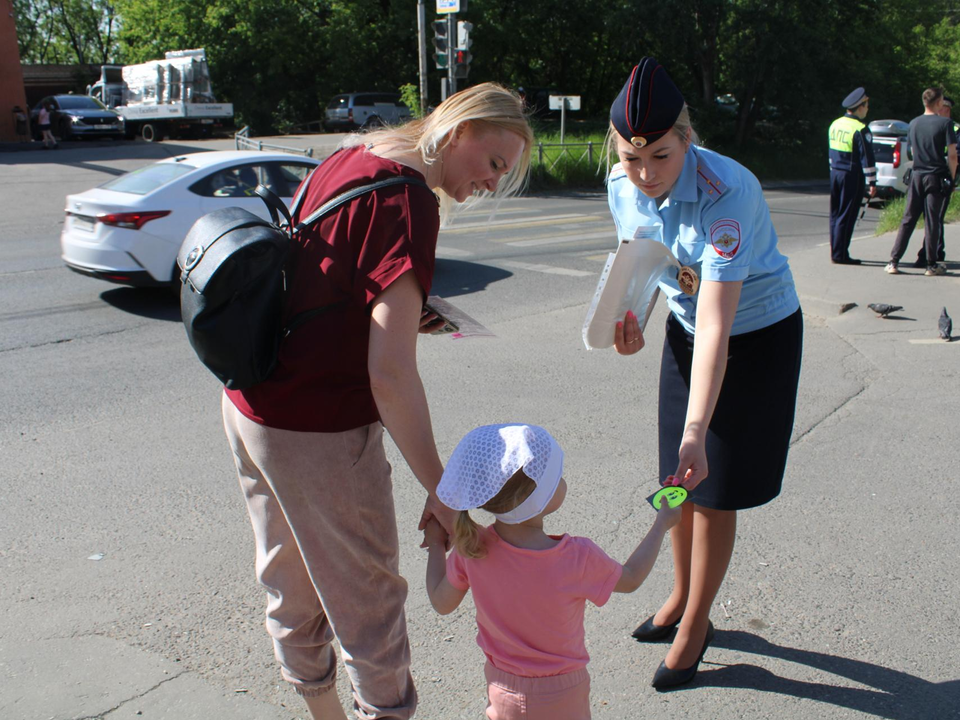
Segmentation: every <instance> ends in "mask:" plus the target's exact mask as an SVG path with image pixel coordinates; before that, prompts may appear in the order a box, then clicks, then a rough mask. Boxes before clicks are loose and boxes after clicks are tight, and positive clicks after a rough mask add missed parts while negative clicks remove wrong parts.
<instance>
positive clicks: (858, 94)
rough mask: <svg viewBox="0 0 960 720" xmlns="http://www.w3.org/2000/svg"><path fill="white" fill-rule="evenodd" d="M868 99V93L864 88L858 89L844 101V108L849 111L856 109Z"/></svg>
mask: <svg viewBox="0 0 960 720" xmlns="http://www.w3.org/2000/svg"><path fill="white" fill-rule="evenodd" d="M866 97H867V91H866V90H864V89H863V88H862V87H858V88H857V89H856V90H854V91H853V92H852V93H850V94H849V95H847V96H846V97H845V98H844V99H843V106H844V107H845V108H846V109H847V110H850V109H851V108H855V107H856V106H857V105H859V104H860V103H862V102H863V101H864V99H865V98H866Z"/></svg>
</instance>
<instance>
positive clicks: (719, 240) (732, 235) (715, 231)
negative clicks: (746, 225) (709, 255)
mask: <svg viewBox="0 0 960 720" xmlns="http://www.w3.org/2000/svg"><path fill="white" fill-rule="evenodd" d="M710 244H711V245H713V249H714V250H716V251H717V255H719V256H720V257H722V258H724V259H726V260H729V259H730V258H732V257H733V256H734V255H736V254H737V250H739V249H740V223H738V222H737V221H736V220H732V219H731V218H724V219H722V220H717V221H716V222H715V223H714V224H713V225H711V226H710Z"/></svg>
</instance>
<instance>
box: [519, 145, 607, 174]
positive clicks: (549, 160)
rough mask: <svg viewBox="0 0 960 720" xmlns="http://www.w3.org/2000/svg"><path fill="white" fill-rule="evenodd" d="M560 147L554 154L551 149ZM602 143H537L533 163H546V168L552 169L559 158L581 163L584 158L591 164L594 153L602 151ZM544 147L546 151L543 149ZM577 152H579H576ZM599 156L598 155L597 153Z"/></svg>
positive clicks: (558, 161)
mask: <svg viewBox="0 0 960 720" xmlns="http://www.w3.org/2000/svg"><path fill="white" fill-rule="evenodd" d="M554 148H560V152H559V153H556V154H554V152H553V149H554ZM602 148H603V143H602V142H601V143H596V142H592V141H591V142H585V143H562V144H561V143H542V142H540V143H537V153H536V159H535V160H534V165H546V166H547V169H548V170H553V169H554V168H555V167H556V166H557V165H558V164H559V163H560V161H561V160H563V159H564V158H568V159H569V160H572V161H573V162H575V163H581V162H583V161H584V160H586V161H587V164H588V165H593V162H594V153H595V152H600V151H602ZM545 149H546V151H545ZM577 153H579V154H577ZM597 157H598V158H599V155H597Z"/></svg>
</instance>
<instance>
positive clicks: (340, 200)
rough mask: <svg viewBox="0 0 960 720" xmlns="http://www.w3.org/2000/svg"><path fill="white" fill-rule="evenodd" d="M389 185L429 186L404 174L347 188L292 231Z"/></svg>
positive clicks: (296, 231)
mask: <svg viewBox="0 0 960 720" xmlns="http://www.w3.org/2000/svg"><path fill="white" fill-rule="evenodd" d="M391 185H419V186H420V187H424V188H426V189H427V190H430V186H429V185H427V184H426V183H425V182H424V181H423V180H420V179H419V178H413V177H406V176H405V175H396V176H394V177H391V178H387V179H386V180H380V181H378V182H375V183H370V184H369V185H361V186H359V187H355V188H352V189H350V190H347V191H346V192H344V193H340V194H339V195H337V196H336V197H335V198H333V199H332V200H328V201H327V202H325V203H324V204H323V205H321V206H320V207H319V208H318V209H316V210H314V211H313V212H312V213H310V215H308V216H307V219H306V220H303V221H301V222H299V223H297V224H296V226H294V227H293V232H294V233H298V232H302V231H303V230H305V229H306V228H308V227H309V226H310V225H313V224H314V223H315V222H316V221H317V220H319V219H320V218H322V217H323V216H324V215H326V214H327V213H329V212H331V211H332V210H336V209H337V208H338V207H340V206H341V205H343V204H344V203H348V202H350V201H351V200H353V199H354V198H358V197H360V196H361V195H366V194H367V193H371V192H373V191H375V190H380V189H381V188H385V187H390V186H391ZM296 210H297V208H296V207H295V208H294V215H296Z"/></svg>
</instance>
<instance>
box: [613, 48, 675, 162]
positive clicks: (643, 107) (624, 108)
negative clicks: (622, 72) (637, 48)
mask: <svg viewBox="0 0 960 720" xmlns="http://www.w3.org/2000/svg"><path fill="white" fill-rule="evenodd" d="M683 104H684V103H683V95H681V94H680V90H678V89H677V86H676V85H674V84H673V80H671V79H670V76H669V75H667V70H666V68H664V67H663V65H661V64H660V63H658V62H657V61H656V60H654V59H653V58H652V57H645V58H642V59H641V60H640V62H639V63H638V64H637V65H636V67H634V68H633V71H632V72H631V73H630V77H628V78H627V82H626V84H625V85H624V86H623V89H622V90H621V91H620V94H619V95H617V99H616V100H614V101H613V105H611V106H610V122H612V123H613V126H614V127H615V128H616V129H617V132H618V133H620V135H622V136H623V137H624V138H625V139H626V140H629V141H630V142H631V143H633V145H634V146H636V147H640V148H642V147H643V146H644V145H647V144H649V143H653V142H656V141H657V140H659V139H660V138H662V137H663V136H664V135H666V134H667V133H668V132H670V129H671V128H672V127H673V124H674V123H675V122H676V121H677V117H678V116H679V115H680V111H681V110H683Z"/></svg>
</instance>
